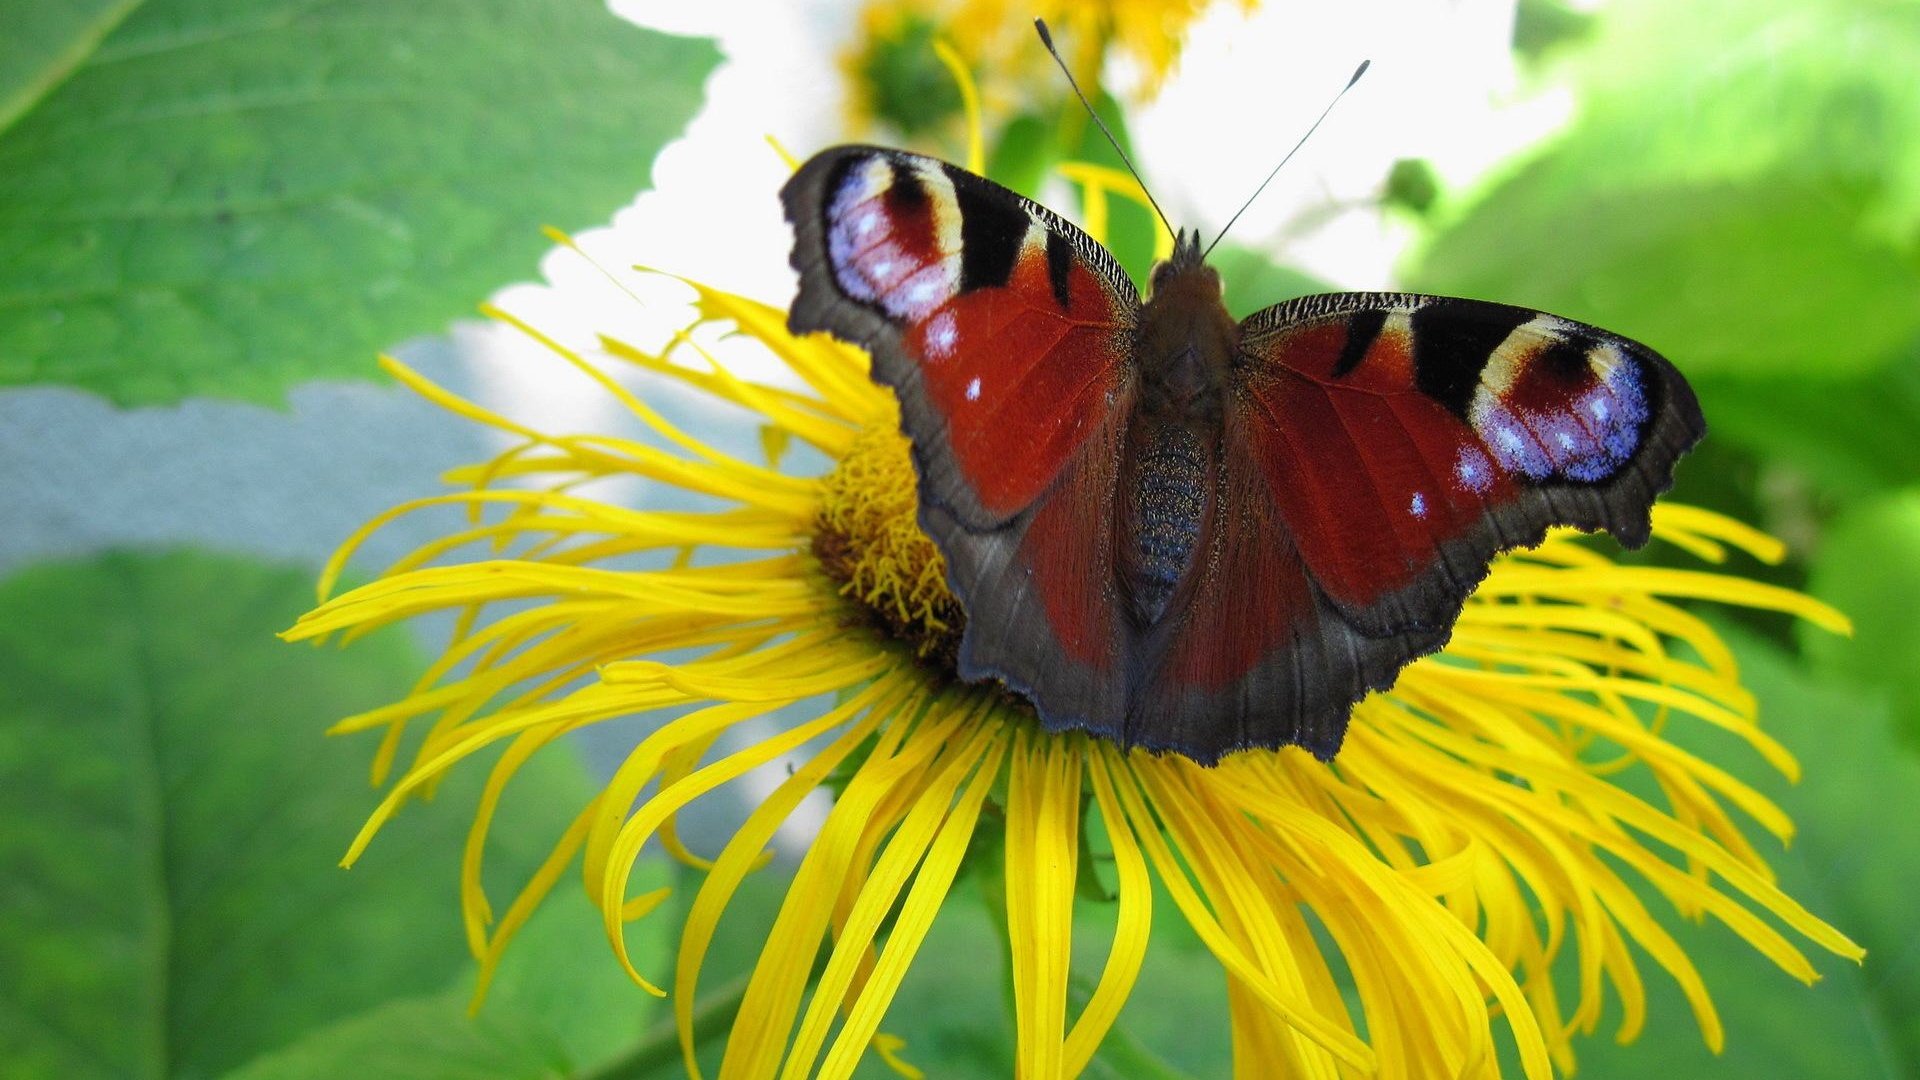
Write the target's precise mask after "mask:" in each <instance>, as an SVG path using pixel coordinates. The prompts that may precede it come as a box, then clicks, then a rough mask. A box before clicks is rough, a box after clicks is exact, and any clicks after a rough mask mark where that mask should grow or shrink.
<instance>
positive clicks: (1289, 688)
mask: <svg viewBox="0 0 1920 1080" xmlns="http://www.w3.org/2000/svg"><path fill="white" fill-rule="evenodd" d="M1356 78H1357V76H1356ZM781 198H782V200H783V202H784V205H785V209H786V216H787V219H788V221H789V222H791V223H792V225H793V229H794V235H795V240H794V246H793V253H792V259H791V262H792V264H793V267H794V269H795V270H797V271H799V274H800V287H799V293H798V295H797V297H796V298H795V300H794V301H793V305H792V308H791V310H790V312H789V318H788V325H789V328H790V329H791V330H793V331H794V332H795V333H805V332H809V331H821V330H823V331H826V332H827V333H829V334H831V335H833V336H834V337H837V338H839V339H841V340H844V341H847V342H851V343H853V344H855V345H858V346H860V347H862V348H864V349H866V350H867V351H868V352H869V353H870V354H871V355H872V358H873V367H872V374H873V377H874V379H875V380H876V381H878V382H880V383H882V384H884V385H886V386H889V387H891V388H892V389H893V390H894V392H895V393H896V395H897V396H898V398H899V403H900V424H901V428H902V430H903V431H904V433H905V434H906V436H907V437H908V439H909V440H910V442H911V443H912V454H913V461H914V465H915V468H916V471H917V474H918V478H919V522H920V525H921V528H922V529H924V530H925V532H926V533H927V535H928V536H930V537H931V538H932V539H933V541H934V543H935V544H936V545H937V546H938V547H939V549H940V551H941V552H942V554H944V555H945V557H946V564H947V574H948V581H949V584H950V586H951V588H952V590H953V593H954V595H955V596H956V598H957V599H958V600H959V601H960V604H961V607H962V608H963V609H964V611H965V613H966V626H965V630H964V633H963V635H962V637H961V640H960V646H959V656H958V660H957V667H958V672H959V674H960V676H961V677H962V678H964V679H966V680H969V681H984V680H998V681H999V682H1001V683H1004V684H1005V685H1006V686H1007V687H1009V688H1011V689H1012V690H1014V691H1016V692H1018V693H1019V694H1021V695H1023V696H1025V697H1026V698H1027V699H1028V700H1030V701H1031V702H1032V704H1033V707H1034V709H1035V710H1036V712H1037V713H1038V715H1039V718H1040V721H1041V723H1042V724H1043V726H1045V727H1046V728H1048V729H1049V730H1066V729H1074V728H1078V729H1084V730H1085V731H1088V732H1090V733H1093V734H1095V735H1098V736H1102V737H1105V738H1108V739H1111V740H1113V741H1114V742H1116V743H1119V744H1120V745H1122V746H1128V747H1132V746H1139V747H1146V748H1148V749H1151V750H1155V751H1171V752H1174V753H1179V754H1183V755H1185V756H1187V757H1189V758H1191V759H1193V760H1194V761H1196V762H1199V763H1201V764H1203V765H1210V764H1213V763H1215V762H1217V761H1218V760H1219V759H1220V758H1221V756H1222V755H1225V754H1227V753H1230V752H1232V751H1236V750H1241V749H1246V748H1252V747H1265V748H1273V747H1280V746H1285V745H1290V744H1291V745H1298V746H1301V747H1304V748H1305V749H1307V750H1308V751H1311V752H1312V753H1313V754H1314V755H1316V756H1318V757H1319V758H1321V759H1323V760H1331V759H1332V758H1333V756H1334V755H1335V753H1337V752H1338V750H1339V748H1340V744H1341V741H1342V739H1343V738H1344V736H1345V732H1346V728H1347V723H1348V720H1349V717H1350V715H1351V713H1352V710H1353V706H1354V704H1355V703H1356V702H1357V701H1359V700H1360V699H1361V698H1363V697H1364V696H1365V695H1366V694H1367V693H1368V692H1369V691H1370V690H1374V689H1382V688H1385V687H1388V686H1390V685H1392V683H1393V682H1394V680H1395V678H1396V677H1397V675H1398V674H1399V672H1400V670H1401V669H1402V668H1404V667H1405V666H1406V665H1407V664H1409V663H1411V662H1412V661H1413V660H1414V659H1416V658H1418V657H1420V656H1422V655H1425V654H1427V653H1431V652H1433V651H1435V650H1437V649H1439V648H1440V647H1442V646H1443V645H1444V644H1445V643H1446V642H1447V639H1448V637H1449V636H1450V635H1451V633H1452V629H1453V625H1454V622H1455V620H1456V619H1457V618H1458V617H1459V615H1460V611H1461V608H1462V606H1463V604H1464V603H1465V600H1466V597H1467V594H1468V593H1469V592H1471V591H1472V589H1473V588H1474V587H1475V585H1477V584H1478V583H1479V582H1480V580H1481V579H1482V578H1483V577H1485V576H1486V573H1487V569H1488V566H1489V563H1490V561H1491V560H1492V558H1493V557H1494V556H1495V555H1496V554H1498V553H1499V552H1501V551H1505V550H1507V549H1510V548H1515V547H1521V546H1526V545H1531V544H1537V543H1539V542H1540V541H1541V540H1542V539H1543V538H1544V536H1545V535H1546V530H1547V529H1548V527H1549V526H1553V525H1570V526H1575V527H1578V528H1581V529H1585V530H1589V531H1591V530H1601V529H1604V530H1606V531H1607V532H1610V533H1612V534H1613V536H1614V537H1615V538H1617V539H1618V540H1619V541H1620V542H1621V543H1623V544H1625V545H1626V546H1628V547H1639V546H1641V545H1643V544H1645V543H1646V542H1647V539H1648V537H1649V535H1650V532H1651V520H1650V516H1651V512H1652V504H1653V500H1654V497H1655V496H1656V495H1657V494H1659V493H1660V492H1662V491H1665V490H1666V489H1667V488H1669V487H1671V486H1672V482H1673V469H1674V465H1675V462H1676V461H1677V460H1678V459H1679V457H1680V456H1681V455H1682V454H1684V453H1685V452H1686V451H1687V450H1689V449H1690V448H1692V446H1693V445H1694V444H1695V443H1696V442H1698V441H1699V439H1700V438H1701V436H1702V435H1704V434H1705V431H1706V424H1705V421H1704V419H1703V418H1702V416H1701V413H1700V407H1699V404H1698V402H1697V400H1696V399H1695V397H1694V394H1693V391H1692V389H1691V388H1689V387H1688V385H1687V383H1686V380H1685V379H1684V378H1682V376H1681V375H1680V373H1679V372H1678V371H1676V370H1675V369H1674V367H1673V365H1672V364H1671V363H1669V362H1668V361H1667V360H1666V359H1664V358H1663V357H1661V356H1660V355H1659V354H1657V353H1655V352H1654V351H1653V350H1651V349H1649V348H1647V347H1646V346H1644V345H1641V344H1639V343H1637V342H1634V341H1630V340H1628V339H1626V338H1624V337H1620V336H1618V335H1615V334H1611V333H1608V332H1607V331H1605V330H1601V329H1598V328H1596V327H1593V326H1587V325H1584V324H1581V323H1577V322H1573V321H1570V320H1567V319H1562V318H1558V317H1556V316H1553V315H1549V314H1546V313H1544V312H1540V311H1533V310H1529V309H1526V308H1519V307H1509V306H1506V305H1503V304H1495V303H1487V302H1483V301H1478V300H1464V299H1454V298H1449V297H1440V296H1422V295H1414V294H1407V293H1384V292H1378V293H1367V292H1360V293H1332V294H1328V295H1322V296H1306V297H1301V298H1299V299H1295V300H1289V301H1286V302H1285V303H1281V304H1277V305H1275V306H1273V307H1269V308H1267V309H1265V310H1263V311H1259V312H1256V313H1254V314H1253V315H1250V316H1248V317H1247V318H1246V319H1244V320H1240V321H1238V322H1236V321H1235V320H1234V319H1233V318H1232V316H1230V315H1229V314H1228V312H1227V309H1226V306H1225V304H1224V303H1223V301H1222V296H1221V281H1220V276H1219V274H1218V273H1217V272H1216V271H1215V270H1214V269H1213V268H1212V267H1210V266H1208V265H1207V264H1206V261H1205V258H1204V255H1203V253H1202V251H1201V249H1200V243H1199V236H1198V234H1197V233H1188V232H1184V231H1183V232H1181V233H1180V234H1179V236H1178V238H1177V240H1176V243H1175V245H1174V249H1173V252H1172V255H1171V257H1170V258H1169V259H1167V260H1166V261H1164V262H1161V263H1159V264H1158V265H1156V266H1155V267H1154V268H1153V270H1152V275H1151V279H1150V287H1149V290H1148V294H1147V297H1146V298H1145V299H1144V300H1143V299H1142V298H1141V297H1140V295H1139V293H1138V291H1137V290H1136V288H1135V286H1134V284H1133V282H1132V280H1131V279H1130V278H1129V277H1128V275H1127V274H1126V273H1125V272H1124V271H1123V270H1122V269H1121V268H1120V266H1119V264H1118V263H1117V262H1116V261H1115V260H1114V258H1113V256H1112V255H1111V254H1110V253H1109V252H1108V251H1107V250H1106V249H1105V248H1103V247H1102V246H1101V245H1100V244H1098V243H1097V242H1095V241H1094V240H1093V239H1092V238H1091V237H1089V236H1088V235H1087V234H1086V233H1084V232H1082V231H1081V230H1080V229H1079V228H1077V227H1075V226H1074V225H1073V224H1071V223H1069V222H1068V221H1066V220H1065V219H1063V218H1062V217H1060V216H1059V215H1058V214H1055V213H1053V212H1052V211H1050V210H1048V209H1047V208H1045V207H1043V206H1041V205H1040V204H1038V203H1036V202H1033V201H1032V200H1030V199H1027V198H1024V197H1022V196H1021V195H1018V194H1016V193H1015V192H1013V191H1010V190H1008V189H1007V188H1004V187H1001V186H1000V185H998V184H995V183H993V182H992V181H990V180H987V179H985V178H983V177H980V176H977V175H974V174H973V173H970V172H967V171H966V170H964V169H961V168H958V167H956V166H954V165H950V164H947V163H944V162H941V161H938V160H936V159H933V158H928V157H922V156H919V155H916V154H910V153H904V152H901V151H897V150H889V149H882V148H878V147H870V146H840V147H836V148H833V149H829V150H826V151H824V152H822V153H820V154H819V155H817V156H815V157H814V158H812V159H811V160H809V161H808V162H806V164H805V165H803V166H802V167H801V168H800V170H799V171H798V172H797V173H796V174H795V175H794V176H793V177H792V179H791V180H790V181H789V182H788V183H787V184H786V186H785V187H784V188H783V190H782V192H781Z"/></svg>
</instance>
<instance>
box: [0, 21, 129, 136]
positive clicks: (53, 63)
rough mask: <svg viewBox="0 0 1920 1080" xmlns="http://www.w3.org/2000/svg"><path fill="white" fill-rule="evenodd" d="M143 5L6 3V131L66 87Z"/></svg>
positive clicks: (2, 46) (1, 64) (0, 84)
mask: <svg viewBox="0 0 1920 1080" xmlns="http://www.w3.org/2000/svg"><path fill="white" fill-rule="evenodd" d="M139 6H140V0H72V2H70V3H63V4H22V3H10V4H4V5H0V11H4V12H5V13H6V23H7V32H6V35H5V36H4V37H0V131H5V130H6V129H7V128H8V127H9V126H10V125H11V124H12V123H13V121H14V118H15V117H18V116H19V115H20V114H21V113H23V112H26V111H27V110H28V109H30V108H32V107H33V104H34V103H35V102H37V101H39V100H40V99H41V97H43V96H45V94H46V93H47V91H49V90H51V89H53V88H54V87H56V86H58V85H60V82H61V81H62V80H63V79H65V78H66V77H67V74H68V73H69V72H71V71H72V70H73V67H74V65H75V64H77V63H79V62H80V61H81V60H84V59H85V58H86V57H87V55H88V54H89V53H91V52H93V50H94V49H96V48H98V47H99V45H100V39H101V38H102V37H104V36H106V34H107V33H108V32H109V31H111V30H112V29H113V28H114V27H115V26H117V25H119V23H120V20H121V19H123V18H125V17H126V15H127V12H129V11H132V10H133V9H134V8H137V7H139Z"/></svg>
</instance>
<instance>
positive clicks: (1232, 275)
mask: <svg viewBox="0 0 1920 1080" xmlns="http://www.w3.org/2000/svg"><path fill="white" fill-rule="evenodd" d="M1207 262H1209V263H1211V264H1212V266H1213V268H1214V269H1215V270H1218V271H1220V281H1221V284H1222V285H1223V286H1224V288H1225V290H1226V301H1227V310H1228V311H1230V312H1232V313H1233V316H1234V317H1235V318H1237V319H1244V318H1246V317H1247V316H1249V315H1251V314H1253V313H1254V312H1256V311H1259V310H1260V309H1262V308H1268V307H1272V306H1273V305H1275V304H1278V303H1280V302H1281V301H1283V300H1291V299H1293V298H1294V297H1296V296H1311V295H1313V294H1314V293H1323V292H1333V291H1335V290H1334V287H1333V286H1332V285H1330V284H1328V283H1327V282H1325V281H1322V280H1320V279H1319V278H1317V277H1314V276H1313V275H1312V274H1307V273H1302V272H1301V271H1299V270H1295V269H1293V268H1292V267H1288V266H1282V265H1280V264H1278V263H1276V262H1274V261H1273V260H1272V259H1270V258H1268V257H1267V256H1266V254H1265V253H1263V252H1261V251H1259V250H1258V249H1256V248H1251V247H1247V246H1245V245H1243V244H1237V243H1235V242H1233V241H1232V240H1222V241H1220V246H1219V247H1216V248H1214V249H1213V254H1212V255H1209V256H1207Z"/></svg>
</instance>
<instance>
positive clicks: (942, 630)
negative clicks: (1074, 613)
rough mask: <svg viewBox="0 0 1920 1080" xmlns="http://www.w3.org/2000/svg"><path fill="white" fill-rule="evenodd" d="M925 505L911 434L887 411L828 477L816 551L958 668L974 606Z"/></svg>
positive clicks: (878, 610)
mask: <svg viewBox="0 0 1920 1080" xmlns="http://www.w3.org/2000/svg"><path fill="white" fill-rule="evenodd" d="M919 510H920V498H919V483H918V478H917V477H915V476H914V472H913V458H912V457H911V456H910V454H909V452H908V443H907V439H906V437H905V436H904V435H902V434H900V429H899V425H898V423H897V422H896V421H895V420H894V419H893V418H892V417H891V416H887V417H883V418H880V419H878V420H877V421H876V422H874V423H873V424H870V425H869V426H867V427H866V428H864V429H863V430H862V431H861V432H860V434H859V435H858V436H856V437H855V438H854V441H853V447H852V448H851V449H850V450H848V451H847V454H846V456H845V457H843V458H841V460H840V464H839V465H838V466H836V467H835V468H834V470H833V471H832V472H830V473H828V474H827V475H826V476H825V477H824V478H823V479H822V480H821V482H820V513H819V516H818V517H817V518H816V519H815V521H814V534H813V553H814V555H815V556H816V557H817V558H819V560H820V565H821V566H822V567H823V568H825V570H826V572H827V574H828V576H830V577H832V578H833V580H835V581H836V582H839V583H840V593H841V595H843V596H850V597H853V598H854V599H856V600H858V601H860V603H861V604H863V605H864V606H865V607H866V608H867V610H868V611H870V612H871V613H872V614H873V615H874V617H875V618H876V619H878V620H879V622H880V623H881V625H883V626H884V627H885V628H886V629H887V630H888V632H890V633H891V634H893V636H894V637H896V638H899V639H900V640H902V641H904V642H906V643H907V644H909V645H911V646H912V647H913V649H914V651H915V652H916V653H917V654H919V655H920V656H922V657H925V658H928V659H933V660H937V661H940V662H942V663H943V664H944V665H945V667H946V668H947V669H948V670H949V671H951V670H952V668H953V661H954V657H955V654H956V653H957V651H958V649H959V646H960V631H961V630H962V629H963V628H964V626H965V623H966V613H965V612H963V611H961V610H960V602H959V601H958V600H956V599H955V598H954V595H953V592H952V590H950V589H948V588H947V561H946V559H945V558H944V557H943V556H942V555H941V554H940V549H939V548H937V547H935V546H934V544H933V541H932V540H931V539H929V538H928V536H927V534H926V533H924V532H922V531H921V530H920V521H919V516H918V515H919Z"/></svg>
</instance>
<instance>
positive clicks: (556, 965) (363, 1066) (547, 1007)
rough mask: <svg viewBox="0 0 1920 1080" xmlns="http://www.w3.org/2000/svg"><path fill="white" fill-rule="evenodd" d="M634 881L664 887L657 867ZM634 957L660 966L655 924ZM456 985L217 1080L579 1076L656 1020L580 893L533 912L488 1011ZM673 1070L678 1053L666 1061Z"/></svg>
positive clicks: (380, 1009)
mask: <svg viewBox="0 0 1920 1080" xmlns="http://www.w3.org/2000/svg"><path fill="white" fill-rule="evenodd" d="M643 870H644V871H645V872H646V873H645V874H643V875H642V876H651V877H657V878H661V879H664V877H665V872H664V870H663V869H662V868H661V867H660V865H659V864H658V863H657V862H649V863H648V864H647V865H646V866H644V867H643ZM634 929H635V930H636V931H637V933H636V935H635V942H634V944H635V945H636V948H635V950H634V951H635V954H636V955H638V956H642V957H644V956H648V955H652V956H655V957H659V958H661V960H660V961H658V962H662V963H664V962H665V960H664V958H665V957H667V956H668V955H670V954H669V953H668V952H667V951H666V940H665V939H666V937H667V934H666V932H665V923H664V922H663V921H662V920H659V919H651V920H647V921H646V922H643V923H641V924H639V925H638V926H636V927H635V928H634ZM465 983H466V980H465V979H461V980H457V985H456V986H455V987H454V988H451V989H449V990H448V991H446V992H445V993H441V994H438V995H435V996H432V997H423V998H414V999H408V1000H403V1001H393V1002H388V1003H386V1004H384V1005H379V1006H376V1007H374V1008H372V1009H369V1010H367V1011H366V1012H363V1013H361V1014H359V1015H356V1016H353V1017H350V1018H348V1019H346V1020H342V1021H339V1022H338V1023H334V1024H330V1025H328V1026H326V1027H324V1028H321V1029H320V1030H318V1031H315V1032H313V1033H312V1034H310V1035H308V1036H306V1037H305V1038H303V1039H301V1040H299V1041H298V1042H295V1043H294V1044H293V1045H291V1046H289V1047H287V1048H285V1049H283V1050H279V1051H275V1052H273V1053H269V1054H266V1055H263V1056H261V1057H259V1058H256V1059H255V1060H254V1061H252V1062H250V1063H249V1064H248V1065H247V1066H245V1067H244V1068H242V1069H239V1070H238V1071H236V1072H232V1073H228V1074H227V1076H226V1080H307V1078H309V1077H333V1076H353V1077H355V1078H356V1080H441V1078H445V1080H536V1078H540V1080H549V1078H556V1077H574V1076H583V1075H586V1074H587V1071H588V1067H589V1066H592V1065H594V1064H597V1063H598V1062H600V1061H602V1060H604V1059H605V1058H606V1057H607V1056H608V1055H609V1053H610V1052H611V1051H614V1050H618V1049H622V1048H624V1047H625V1046H626V1045H627V1044H630V1043H631V1042H632V1041H634V1040H636V1039H638V1038H639V1036H640V1034H641V1032H642V1031H643V1030H644V1024H643V1018H644V1017H645V1016H646V1015H647V1014H648V1013H656V1014H661V1015H664V1013H665V1009H663V1008H660V1007H659V1005H658V1004H657V1003H656V1002H655V999H653V998H651V997H649V996H646V995H645V994H642V993H640V992H639V991H637V990H636V989H635V987H634V986H633V984H632V983H631V982H629V981H628V979H627V976H626V973H625V972H623V971H622V970H621V969H620V967H619V965H618V964H617V963H616V962H615V961H614V959H613V957H612V956H611V955H609V954H608V952H607V948H606V938H605V936H604V935H603V934H602V933H601V931H600V919H599V916H598V915H597V914H595V913H594V911H593V909H592V907H591V906H590V905H589V904H588V903H587V902H586V898H585V897H583V896H581V895H580V893H579V892H578V890H573V889H569V890H565V891H564V892H563V893H562V895H560V896H557V897H555V898H554V899H552V900H551V901H549V902H548V903H547V904H545V905H543V906H542V907H541V909H540V911H539V913H538V914H536V915H535V916H534V918H533V920H532V921H531V922H529V923H528V924H527V928H526V931H525V933H524V934H523V936H522V937H521V938H520V939H518V940H516V941H515V943H514V946H513V948H512V949H511V950H510V951H509V952H508V953H507V956H506V958H505V959H504V960H503V961H502V962H501V968H500V973H499V976H498V978H497V980H496V982H495V983H494V987H493V991H492V993H491V994H490V995H489V996H488V998H487V1002H486V1006H485V1008H483V1009H482V1010H481V1011H480V1012H479V1013H478V1014H477V1015H472V1016H470V1015H468V1012H467V996H468V988H467V986H466V985H465ZM675 1061H676V1062H677V1061H678V1054H677V1053H676V1054H675Z"/></svg>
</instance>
